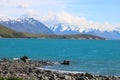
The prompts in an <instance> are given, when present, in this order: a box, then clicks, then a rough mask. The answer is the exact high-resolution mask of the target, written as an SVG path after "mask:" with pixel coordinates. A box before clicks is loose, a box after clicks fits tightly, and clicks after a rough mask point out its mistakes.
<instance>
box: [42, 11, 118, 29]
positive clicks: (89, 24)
mask: <svg viewBox="0 0 120 80" xmlns="http://www.w3.org/2000/svg"><path fill="white" fill-rule="evenodd" d="M40 21H42V22H43V23H45V24H46V25H48V26H49V27H50V26H52V25H56V24H59V23H64V24H70V25H76V26H78V28H79V29H80V31H81V30H84V29H95V30H101V31H113V30H116V28H117V27H118V26H117V25H112V24H110V23H108V22H105V23H99V22H93V21H88V20H86V19H85V18H83V17H77V16H73V15H71V14H69V13H66V12H60V13H52V12H51V13H49V14H48V15H46V16H43V17H41V18H40ZM71 27H74V26H71Z"/></svg>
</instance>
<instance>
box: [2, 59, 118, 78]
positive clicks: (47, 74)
mask: <svg viewBox="0 0 120 80" xmlns="http://www.w3.org/2000/svg"><path fill="white" fill-rule="evenodd" d="M46 65H53V63H52V62H48V61H27V62H24V61H21V60H17V61H14V60H12V61H10V60H1V61H0V76H2V77H21V78H23V80H120V77H114V76H100V75H99V76H94V75H91V74H89V73H77V74H74V73H60V72H57V71H49V70H42V69H37V68H36V67H42V66H46Z"/></svg>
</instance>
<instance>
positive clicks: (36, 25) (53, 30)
mask: <svg viewBox="0 0 120 80" xmlns="http://www.w3.org/2000/svg"><path fill="white" fill-rule="evenodd" d="M0 24H2V25H4V26H6V27H8V28H10V29H12V30H15V31H17V32H25V33H31V34H57V35H67V34H92V35H97V36H100V37H104V38H106V39H120V32H119V30H116V31H115V30H113V31H101V30H99V29H92V28H91V29H81V28H80V27H78V26H76V25H70V24H65V23H59V24H55V25H52V26H46V25H45V24H44V23H42V22H40V21H38V20H36V19H34V18H29V17H24V18H18V19H9V18H8V19H5V20H4V19H2V18H1V19H0Z"/></svg>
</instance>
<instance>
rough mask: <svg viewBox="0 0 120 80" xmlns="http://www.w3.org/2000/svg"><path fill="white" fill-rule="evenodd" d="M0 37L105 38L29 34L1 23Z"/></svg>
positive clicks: (96, 37)
mask: <svg viewBox="0 0 120 80" xmlns="http://www.w3.org/2000/svg"><path fill="white" fill-rule="evenodd" d="M0 37H3V38H51V39H89V40H90V39H95V40H105V38H102V37H98V36H95V35H88V34H70V35H55V34H30V33H22V32H16V31H14V30H12V29H9V28H7V27H5V26H3V25H0Z"/></svg>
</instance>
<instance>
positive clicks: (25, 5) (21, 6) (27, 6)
mask: <svg viewBox="0 0 120 80" xmlns="http://www.w3.org/2000/svg"><path fill="white" fill-rule="evenodd" d="M17 7H18V8H29V5H28V4H21V5H18V6H17Z"/></svg>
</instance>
